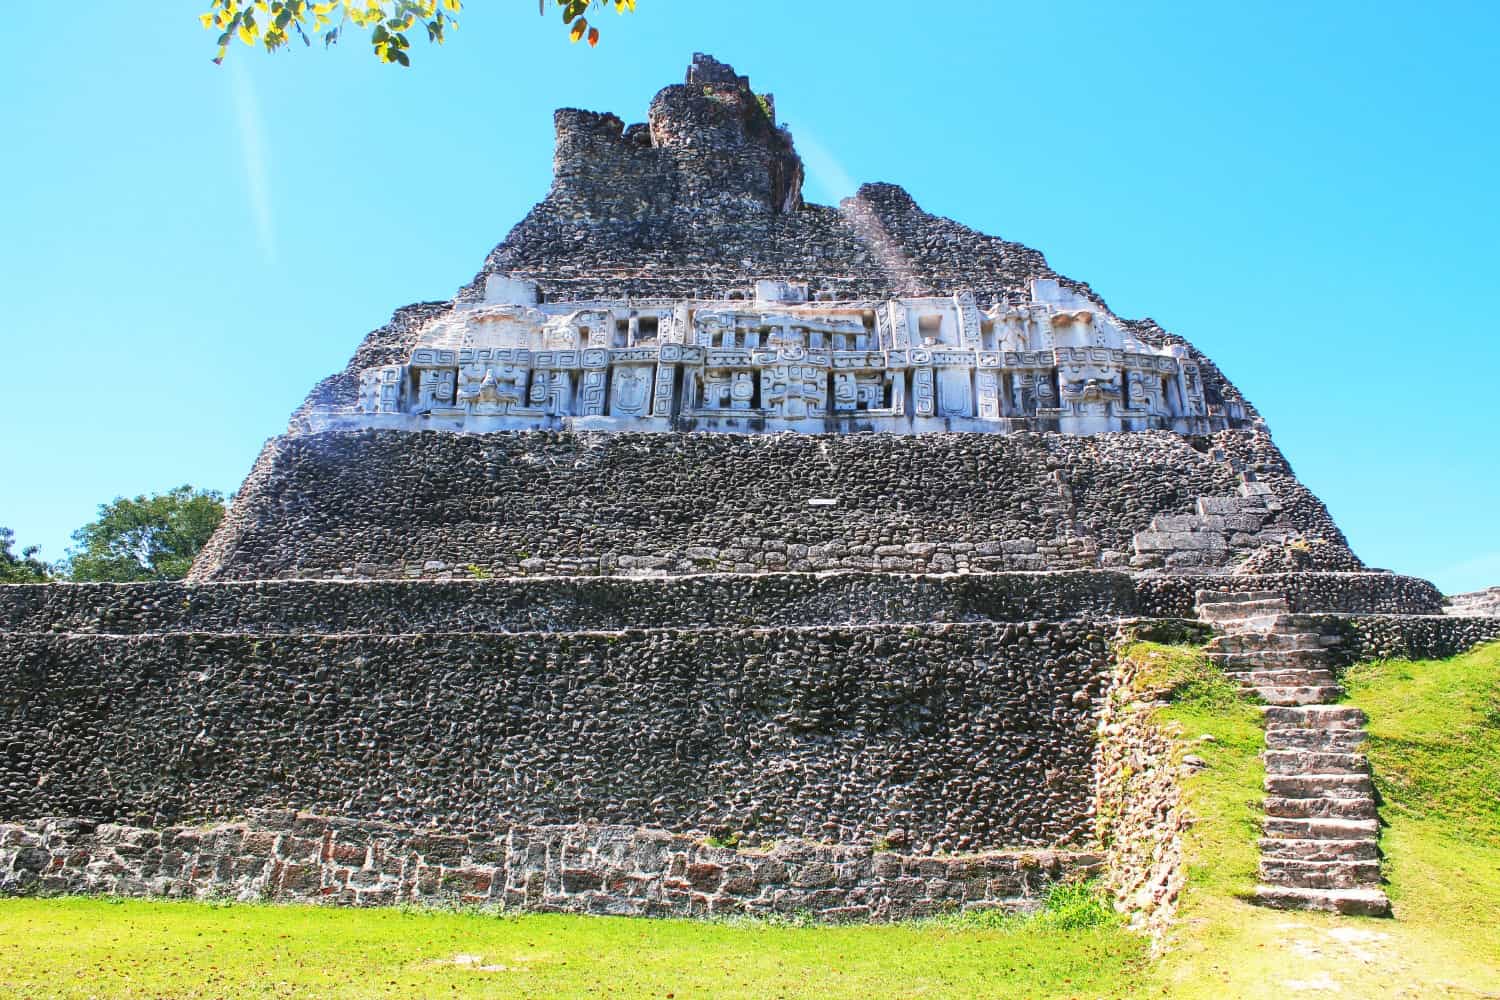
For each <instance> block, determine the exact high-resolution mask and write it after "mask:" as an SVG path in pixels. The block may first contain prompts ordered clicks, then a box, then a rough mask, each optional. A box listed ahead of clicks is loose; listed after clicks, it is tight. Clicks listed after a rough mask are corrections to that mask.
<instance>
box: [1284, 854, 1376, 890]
mask: <svg viewBox="0 0 1500 1000" xmlns="http://www.w3.org/2000/svg"><path fill="white" fill-rule="evenodd" d="M1260 879H1261V881H1262V882H1265V883H1267V884H1268V885H1285V886H1296V887H1297V888H1300V889H1374V888H1376V887H1378V886H1379V885H1380V862H1379V861H1297V860H1293V859H1290V858H1265V857H1263V858H1261V860H1260Z"/></svg>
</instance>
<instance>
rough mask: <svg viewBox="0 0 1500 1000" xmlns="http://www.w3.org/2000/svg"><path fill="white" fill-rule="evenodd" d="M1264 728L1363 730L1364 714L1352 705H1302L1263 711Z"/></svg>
mask: <svg viewBox="0 0 1500 1000" xmlns="http://www.w3.org/2000/svg"><path fill="white" fill-rule="evenodd" d="M1265 717H1266V727H1267V729H1268V730H1269V729H1270V728H1271V727H1273V726H1287V727H1291V728H1298V729H1363V728H1364V725H1365V722H1366V719H1365V713H1364V712H1362V711H1360V710H1359V709H1357V708H1355V707H1354V706H1352V705H1303V706H1300V707H1295V708H1293V707H1277V708H1268V709H1266V710H1265Z"/></svg>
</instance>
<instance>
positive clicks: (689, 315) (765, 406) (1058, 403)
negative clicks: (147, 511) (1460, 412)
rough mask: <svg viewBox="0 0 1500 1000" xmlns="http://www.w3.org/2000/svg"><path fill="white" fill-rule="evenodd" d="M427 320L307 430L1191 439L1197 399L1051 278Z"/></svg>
mask: <svg viewBox="0 0 1500 1000" xmlns="http://www.w3.org/2000/svg"><path fill="white" fill-rule="evenodd" d="M490 293H491V294H490V295H488V296H487V297H486V300H485V301H483V302H478V303H462V304H460V305H459V306H458V308H456V309H455V310H454V311H453V312H452V313H450V314H447V315H445V316H443V317H441V318H439V319H438V320H437V321H435V322H434V323H432V324H431V325H430V326H429V327H428V328H427V329H425V330H423V331H422V333H421V335H420V336H419V338H418V343H417V345H416V346H415V347H414V349H413V350H412V351H411V354H410V356H409V358H408V361H407V362H406V363H405V364H403V365H382V366H379V367H377V368H372V369H369V370H367V371H366V372H364V373H363V374H362V376H361V380H360V388H359V394H358V403H357V405H356V406H355V407H354V408H353V410H351V411H329V412H325V413H322V414H320V415H318V419H317V420H316V421H315V423H316V424H317V425H318V426H322V427H327V426H348V425H355V426H381V427H397V428H410V429H434V430H455V431H486V430H508V429H526V428H538V429H540V428H558V427H577V428H579V429H599V430H721V431H731V432H740V433H754V432H762V431H765V432H771V431H787V430H792V431H807V432H816V433H827V432H839V431H886V432H893V433H920V432H924V431H941V430H965V431H981V432H993V433H1009V432H1015V431H1024V430H1043V431H1045V430H1054V431H1062V432H1065V433H1075V434H1093V433H1100V432H1106V431H1130V430H1147V429H1170V430H1177V431H1180V432H1183V433H1204V432H1207V431H1211V430H1215V429H1219V428H1222V427H1230V426H1240V425H1242V424H1244V423H1245V416H1244V412H1243V407H1242V406H1241V405H1240V404H1239V403H1238V402H1233V401H1231V402H1228V403H1226V404H1225V405H1224V406H1216V407H1213V408H1210V406H1209V405H1208V401H1207V399H1206V396H1205V392H1204V386H1203V380H1202V376H1201V373H1200V372H1199V370H1198V366H1197V365H1196V363H1194V361H1193V360H1192V358H1191V357H1190V356H1189V354H1188V352H1187V350H1186V349H1185V348H1182V347H1156V346H1153V345H1149V344H1145V343H1143V342H1141V341H1140V340H1138V339H1136V338H1135V337H1133V336H1132V335H1131V334H1130V333H1129V331H1128V330H1127V329H1126V328H1125V327H1124V326H1123V325H1122V324H1121V323H1119V322H1118V321H1117V320H1115V319H1114V317H1113V316H1111V315H1110V314H1109V313H1108V312H1107V311H1105V310H1104V309H1102V308H1101V307H1099V306H1098V305H1097V304H1096V303H1094V302H1093V301H1092V300H1089V299H1086V298H1084V297H1083V296H1082V295H1080V294H1079V293H1076V292H1072V291H1069V290H1067V289H1063V288H1060V287H1059V286H1058V283H1057V282H1056V281H1054V280H1038V281H1034V282H1033V283H1032V288H1031V296H1030V300H1029V301H1028V302H1025V303H1021V304H1019V305H997V306H994V307H992V308H990V309H988V310H985V311H981V310H980V309H979V308H978V306H977V305H976V300H975V296H974V294H973V293H972V292H970V291H967V290H959V291H956V292H954V293H953V294H952V295H949V296H945V297H925V298H909V299H889V300H885V301H812V302H810V301H808V299H807V295H806V287H805V286H804V285H801V284H799V283H796V282H785V281H763V282H759V283H757V285H756V287H755V289H754V292H753V295H749V296H744V297H740V298H736V299H730V300H696V299H694V300H676V301H666V300H622V301H609V302H574V303H566V302H564V303H542V302H541V301H540V295H539V294H538V293H537V292H536V290H535V288H534V287H531V286H530V285H529V283H527V282H524V281H518V280H509V279H507V280H505V281H502V282H495V283H492V285H491V287H490Z"/></svg>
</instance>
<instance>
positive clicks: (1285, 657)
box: [1206, 649, 1328, 671]
mask: <svg viewBox="0 0 1500 1000" xmlns="http://www.w3.org/2000/svg"><path fill="white" fill-rule="evenodd" d="M1206 655H1207V656H1208V662H1210V663H1212V664H1213V665H1214V666H1216V667H1218V668H1219V669H1220V670H1229V671H1234V670H1271V669H1282V668H1285V669H1292V668H1296V667H1304V668H1318V667H1321V668H1323V669H1327V667H1328V654H1327V653H1326V652H1325V651H1323V650H1322V649H1274V650H1257V651H1255V652H1249V653H1208V654H1206Z"/></svg>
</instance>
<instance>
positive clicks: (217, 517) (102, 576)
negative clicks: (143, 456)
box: [66, 486, 224, 583]
mask: <svg viewBox="0 0 1500 1000" xmlns="http://www.w3.org/2000/svg"><path fill="white" fill-rule="evenodd" d="M223 519H224V496H223V494H221V493H218V492H215V491H213V490H195V489H193V488H192V487H191V486H179V487H177V488H176V489H174V490H169V491H167V492H166V493H158V494H156V495H154V496H138V497H136V498H134V499H129V500H128V499H126V498H124V497H116V498H115V499H114V500H113V501H112V502H110V503H107V504H101V505H100V507H99V519H98V520H96V521H94V522H92V523H90V524H86V525H84V526H83V527H82V528H79V529H78V530H77V531H75V532H73V544H74V548H71V549H69V550H68V560H67V564H66V569H67V572H68V577H69V578H70V579H72V580H75V581H98V582H104V583H129V582H131V581H136V580H180V579H182V578H183V577H185V576H187V573H188V570H189V569H190V568H192V565H193V557H194V556H196V555H197V554H198V550H199V549H201V548H203V546H204V544H205V543H206V542H207V541H208V539H209V536H210V535H212V534H213V533H214V529H215V528H217V527H218V526H219V522H220V521H222V520H223Z"/></svg>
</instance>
